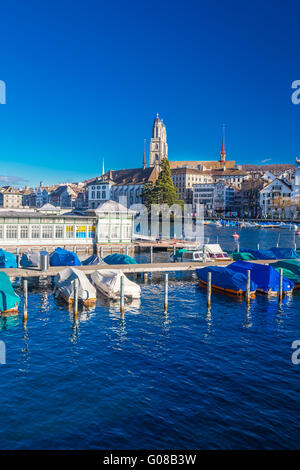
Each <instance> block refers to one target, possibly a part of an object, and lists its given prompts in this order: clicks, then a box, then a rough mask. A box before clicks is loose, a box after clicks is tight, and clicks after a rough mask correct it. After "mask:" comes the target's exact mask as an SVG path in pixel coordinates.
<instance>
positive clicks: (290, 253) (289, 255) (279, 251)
mask: <svg viewBox="0 0 300 470" xmlns="http://www.w3.org/2000/svg"><path fill="white" fill-rule="evenodd" d="M271 251H272V253H273V254H274V256H275V258H276V259H300V254H299V253H297V251H296V250H294V248H271Z"/></svg>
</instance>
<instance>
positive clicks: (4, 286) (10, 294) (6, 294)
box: [0, 272, 20, 314]
mask: <svg viewBox="0 0 300 470" xmlns="http://www.w3.org/2000/svg"><path fill="white" fill-rule="evenodd" d="M19 303H20V297H19V296H18V295H17V294H16V293H15V291H14V289H13V286H12V284H11V282H10V279H9V277H8V275H7V274H6V273H3V272H0V312H1V314H6V313H8V314H9V313H16V312H17V311H18V307H19Z"/></svg>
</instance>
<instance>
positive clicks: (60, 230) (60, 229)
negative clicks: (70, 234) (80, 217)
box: [55, 225, 64, 238]
mask: <svg viewBox="0 0 300 470" xmlns="http://www.w3.org/2000/svg"><path fill="white" fill-rule="evenodd" d="M55 238H64V226H63V225H56V226H55Z"/></svg>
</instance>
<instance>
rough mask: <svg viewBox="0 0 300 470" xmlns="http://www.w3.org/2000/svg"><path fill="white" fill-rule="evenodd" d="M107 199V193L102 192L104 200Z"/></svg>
mask: <svg viewBox="0 0 300 470" xmlns="http://www.w3.org/2000/svg"><path fill="white" fill-rule="evenodd" d="M105 198H106V192H105V191H102V199H105Z"/></svg>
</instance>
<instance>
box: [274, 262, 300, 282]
mask: <svg viewBox="0 0 300 470" xmlns="http://www.w3.org/2000/svg"><path fill="white" fill-rule="evenodd" d="M272 266H273V268H274V269H276V271H277V272H279V271H280V269H282V270H283V275H284V276H285V277H286V278H287V279H289V280H290V281H292V282H293V283H294V285H295V289H299V288H300V260H298V259H289V260H283V261H277V262H276V263H272Z"/></svg>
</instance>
